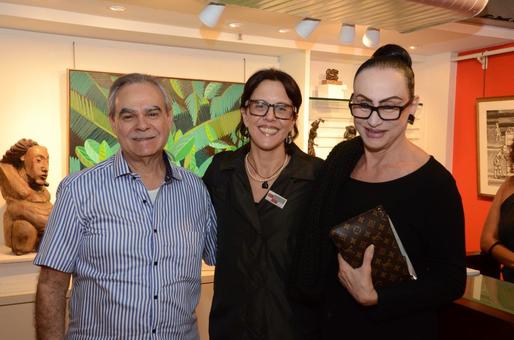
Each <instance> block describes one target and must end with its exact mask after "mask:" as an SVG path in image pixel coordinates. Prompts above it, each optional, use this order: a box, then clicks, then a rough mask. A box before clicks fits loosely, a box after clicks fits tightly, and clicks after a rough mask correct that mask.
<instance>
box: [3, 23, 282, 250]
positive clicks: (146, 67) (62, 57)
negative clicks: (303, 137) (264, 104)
mask: <svg viewBox="0 0 514 340" xmlns="http://www.w3.org/2000/svg"><path fill="white" fill-rule="evenodd" d="M74 43H75V53H73V52H74V46H73V45H74ZM0 46H2V48H1V53H0V74H1V75H2V76H1V78H0V79H1V80H0V94H1V98H2V99H1V100H0V157H1V156H2V155H3V154H4V153H5V151H7V149H9V148H10V147H11V146H12V145H13V144H14V143H16V142H17V141H18V140H19V139H21V138H31V139H34V140H36V141H37V142H38V143H39V144H41V145H44V146H46V147H47V148H48V150H49V154H50V171H49V178H48V182H49V183H50V187H49V190H50V192H51V194H52V201H53V200H54V199H55V190H56V189H57V185H58V184H59V182H60V180H61V179H62V178H63V177H64V176H65V175H66V174H67V173H66V171H67V156H66V155H67V147H66V145H67V143H68V134H67V131H68V118H67V117H68V109H67V73H66V72H67V69H69V68H74V69H80V70H92V71H108V72H119V73H129V72H143V73H149V74H153V75H159V76H170V77H180V78H193V79H208V80H223V81H234V82H244V81H245V79H244V78H245V75H246V77H249V76H250V75H251V74H252V73H253V72H255V71H256V70H257V69H260V68H264V67H279V66H280V65H279V60H278V57H269V56H258V55H246V54H238V53H224V52H216V51H205V50H195V49H187V48H173V47H164V46H154V45H144V44H134V43H123V42H117V41H106V40H96V39H85V38H76V37H68V36H59V35H53V34H42V33H33V32H25V31H18V30H7V29H0ZM74 59H75V61H74ZM244 65H246V69H245V67H244ZM4 210H5V201H4V200H3V198H2V197H1V196H0V214H2V215H3V212H4ZM1 220H2V219H0V221H1ZM0 225H1V226H2V230H3V222H0ZM2 244H4V242H3V231H2V232H0V245H2Z"/></svg>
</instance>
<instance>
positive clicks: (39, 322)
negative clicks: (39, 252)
mask: <svg viewBox="0 0 514 340" xmlns="http://www.w3.org/2000/svg"><path fill="white" fill-rule="evenodd" d="M70 277H71V274H70V273H65V272H61V271H58V270H55V269H52V268H49V267H41V271H40V273H39V281H38V284H37V293H36V333H37V339H38V340H47V339H52V340H61V339H64V329H65V325H64V320H65V311H66V292H67V291H68V286H69V283H70Z"/></svg>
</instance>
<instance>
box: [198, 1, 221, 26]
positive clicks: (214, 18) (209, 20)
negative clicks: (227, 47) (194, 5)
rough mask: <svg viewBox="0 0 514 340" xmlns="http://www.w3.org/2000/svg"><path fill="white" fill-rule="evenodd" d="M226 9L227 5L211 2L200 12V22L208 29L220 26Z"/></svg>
mask: <svg viewBox="0 0 514 340" xmlns="http://www.w3.org/2000/svg"><path fill="white" fill-rule="evenodd" d="M224 9H225V4H220V3H217V2H210V3H209V4H208V5H207V6H205V8H204V9H203V10H202V11H201V12H200V14H199V15H198V17H199V18H200V21H201V22H202V23H203V24H204V25H205V26H208V27H214V26H216V25H217V24H218V21H219V19H220V17H221V14H222V13H223V10H224Z"/></svg>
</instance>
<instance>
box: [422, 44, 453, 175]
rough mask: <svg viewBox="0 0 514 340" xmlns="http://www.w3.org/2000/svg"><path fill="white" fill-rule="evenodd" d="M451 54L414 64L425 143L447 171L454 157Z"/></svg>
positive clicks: (450, 167) (426, 148) (427, 149)
mask: <svg viewBox="0 0 514 340" xmlns="http://www.w3.org/2000/svg"><path fill="white" fill-rule="evenodd" d="M451 58H452V55H451V54H450V53H444V54H438V55H434V56H431V57H428V58H426V59H425V60H424V61H423V62H419V63H415V64H414V67H413V68H414V73H415V75H416V94H417V95H419V97H420V101H421V102H422V103H423V111H422V116H423V120H424V123H425V126H424V144H423V145H424V146H423V148H424V149H425V151H426V152H428V153H429V154H431V155H433V156H434V157H435V158H436V159H437V160H438V161H439V162H441V163H442V164H443V165H444V166H445V167H446V168H447V169H448V170H449V171H451V169H452V159H453V152H452V150H453V127H454V124H453V117H454V107H455V106H454V100H455V71H456V63H455V62H452V61H451Z"/></svg>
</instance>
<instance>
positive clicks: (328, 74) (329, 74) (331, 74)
mask: <svg viewBox="0 0 514 340" xmlns="http://www.w3.org/2000/svg"><path fill="white" fill-rule="evenodd" d="M338 74H339V70H336V69H335V68H328V69H327V70H326V71H325V79H326V80H332V81H336V82H337V81H338V80H339V76H338Z"/></svg>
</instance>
